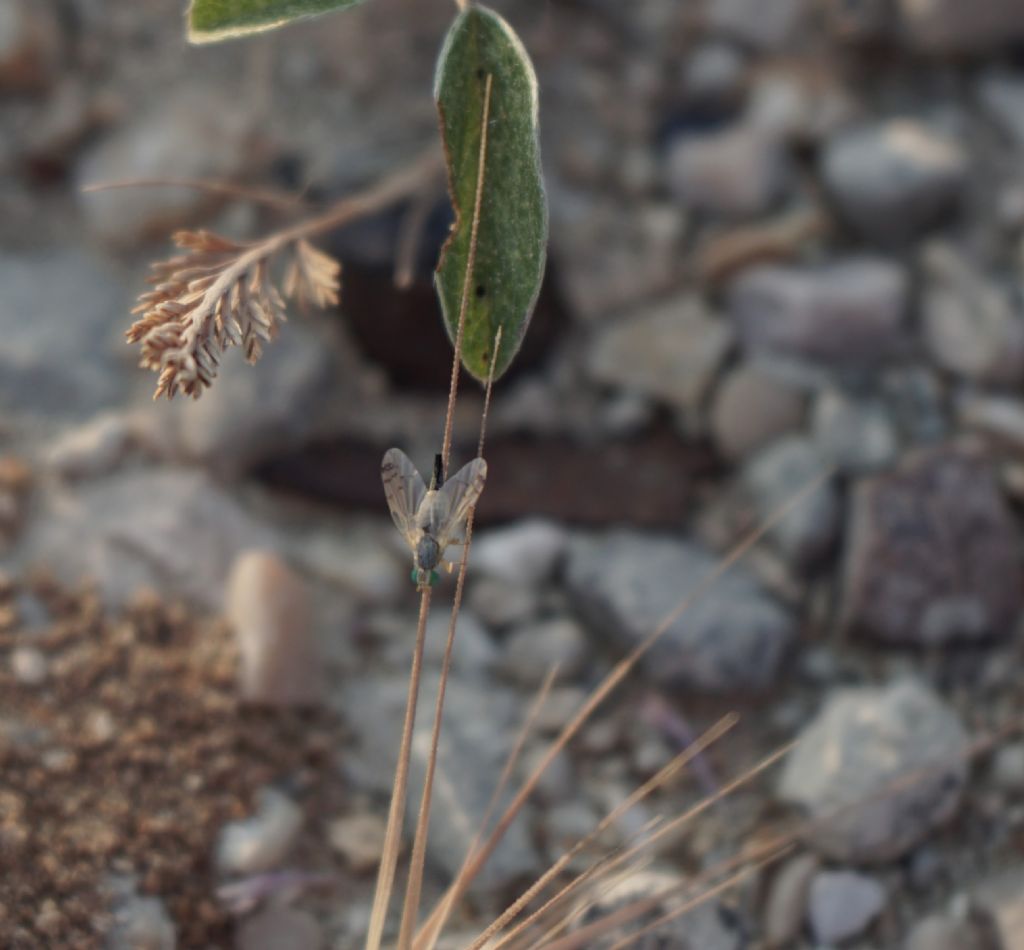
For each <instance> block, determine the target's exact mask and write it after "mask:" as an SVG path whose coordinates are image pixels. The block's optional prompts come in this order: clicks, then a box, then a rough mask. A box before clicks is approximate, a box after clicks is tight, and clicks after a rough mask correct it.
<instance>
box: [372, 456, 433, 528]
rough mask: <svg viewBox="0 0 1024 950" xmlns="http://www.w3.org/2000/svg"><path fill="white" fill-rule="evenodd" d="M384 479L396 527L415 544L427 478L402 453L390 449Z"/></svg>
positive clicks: (386, 458)
mask: <svg viewBox="0 0 1024 950" xmlns="http://www.w3.org/2000/svg"><path fill="white" fill-rule="evenodd" d="M380 478H381V481H382V482H383V483H384V497H385V498H386V499H387V501H388V509H389V510H390V512H391V517H392V519H393V520H394V522H395V526H396V527H397V528H398V530H399V531H401V532H402V535H403V536H404V537H405V539H406V540H407V541H409V543H410V544H412V543H414V540H415V535H416V512H417V511H418V510H419V507H420V505H421V504H422V503H423V498H424V496H425V495H426V494H427V486H426V485H425V484H423V478H422V477H421V476H420V473H419V472H417V471H416V466H415V465H413V464H412V462H411V461H410V460H409V456H408V455H406V454H405V453H404V452H403V451H402V450H401V449H388V450H387V452H385V453H384V461H383V462H381V466H380Z"/></svg>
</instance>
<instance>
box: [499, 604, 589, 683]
mask: <svg viewBox="0 0 1024 950" xmlns="http://www.w3.org/2000/svg"><path fill="white" fill-rule="evenodd" d="M504 647H505V658H504V660H503V662H502V667H503V669H504V670H505V672H506V673H507V674H508V675H509V676H511V677H512V678H513V679H514V680H515V681H516V682H518V683H521V684H522V685H524V686H539V685H540V684H541V683H542V682H543V681H544V678H545V677H546V676H547V675H548V671H549V670H550V669H552V667H554V666H556V665H557V667H558V677H557V678H558V680H559V681H565V680H571V679H573V678H574V677H575V676H576V675H577V674H579V673H580V671H581V670H582V669H583V666H584V664H585V663H586V660H587V655H588V652H589V651H588V642H587V634H586V631H585V630H584V629H583V627H582V626H580V624H579V623H577V622H576V621H575V620H573V619H572V618H571V617H555V618H552V619H550V620H538V621H535V622H533V623H529V624H527V625H526V626H524V627H521V628H519V629H518V630H515V631H513V632H512V633H511V634H509V635H508V636H507V637H506V639H505V641H504Z"/></svg>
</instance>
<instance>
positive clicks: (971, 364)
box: [923, 243, 1024, 387]
mask: <svg viewBox="0 0 1024 950" xmlns="http://www.w3.org/2000/svg"><path fill="white" fill-rule="evenodd" d="M924 265H925V271H926V273H927V275H928V283H927V285H926V288H925V292H924V299H923V312H924V338H925V343H926V344H927V347H928V351H929V352H930V354H931V356H932V359H933V360H934V361H935V362H936V363H937V364H938V365H939V366H940V367H941V368H942V369H946V370H949V371H950V372H952V373H956V374H957V375H959V376H963V377H965V378H967V379H970V380H973V381H975V382H979V383H988V384H991V385H996V386H1014V387H1016V386H1019V385H1020V384H1021V383H1022V382H1024V319H1022V318H1021V316H1020V314H1019V313H1017V311H1016V308H1015V307H1014V306H1013V304H1012V303H1011V301H1010V296H1009V294H1008V293H1007V292H1005V291H1003V290H1001V289H1000V287H999V286H998V285H997V284H995V283H993V282H991V281H989V280H988V279H986V277H985V276H984V275H983V274H982V273H980V271H979V270H978V269H977V268H976V267H975V266H974V265H973V264H972V263H971V262H970V261H969V260H967V258H966V257H964V256H963V255H962V254H960V253H958V252H957V251H956V250H955V249H954V248H952V247H950V246H948V245H946V244H940V243H933V244H931V245H929V246H928V248H926V250H925V253H924Z"/></svg>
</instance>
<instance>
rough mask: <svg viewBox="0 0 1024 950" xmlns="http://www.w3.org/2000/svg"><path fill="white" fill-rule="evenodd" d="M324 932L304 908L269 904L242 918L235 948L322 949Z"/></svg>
mask: <svg viewBox="0 0 1024 950" xmlns="http://www.w3.org/2000/svg"><path fill="white" fill-rule="evenodd" d="M323 946H324V934H323V930H322V929H321V927H320V924H318V923H317V920H316V918H315V917H314V916H313V915H312V914H310V913H307V912H306V911H304V910H298V909H297V908H295V907H285V906H280V905H277V904H272V905H270V906H269V907H265V908H264V909H263V910H261V911H258V912H257V913H255V914H253V915H252V916H251V917H248V918H246V919H245V921H243V922H242V924H241V925H240V926H239V928H238V930H237V932H236V933H235V950H322V948H323Z"/></svg>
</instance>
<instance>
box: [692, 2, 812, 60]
mask: <svg viewBox="0 0 1024 950" xmlns="http://www.w3.org/2000/svg"><path fill="white" fill-rule="evenodd" d="M706 11H707V12H706V13H705V15H704V17H705V26H706V27H707V28H708V29H711V30H715V31H718V32H720V33H723V34H725V35H727V36H729V37H731V38H733V39H735V40H738V41H740V42H741V43H745V44H747V45H749V46H752V47H754V48H755V49H760V50H774V51H778V50H781V49H784V48H786V47H789V46H791V45H792V44H793V41H794V40H796V39H798V38H799V37H800V34H801V32H802V28H803V27H804V26H805V25H806V17H807V14H808V12H809V11H808V5H807V3H806V2H805V0H775V2H773V3H770V4H764V3H760V2H759V0H712V2H711V3H709V4H707V5H706Z"/></svg>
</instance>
